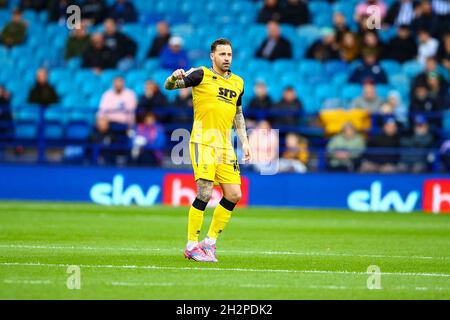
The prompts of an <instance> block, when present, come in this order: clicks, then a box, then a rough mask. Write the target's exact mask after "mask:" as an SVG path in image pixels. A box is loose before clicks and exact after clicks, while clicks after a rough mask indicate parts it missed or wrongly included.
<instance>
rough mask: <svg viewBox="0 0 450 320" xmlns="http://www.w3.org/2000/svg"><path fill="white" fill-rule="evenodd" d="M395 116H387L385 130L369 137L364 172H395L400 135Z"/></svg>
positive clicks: (363, 163) (363, 165) (362, 165)
mask: <svg viewBox="0 0 450 320" xmlns="http://www.w3.org/2000/svg"><path fill="white" fill-rule="evenodd" d="M397 131H398V128H397V123H396V121H395V119H394V118H387V119H386V120H385V123H384V125H383V132H382V133H380V134H378V135H376V136H373V137H371V138H369V141H368V143H367V147H368V148H369V150H368V151H369V153H367V154H366V156H365V157H364V160H363V162H362V164H361V171H362V172H378V173H394V172H396V171H397V165H398V162H399V154H398V149H399V147H400V137H399V135H398V132H397Z"/></svg>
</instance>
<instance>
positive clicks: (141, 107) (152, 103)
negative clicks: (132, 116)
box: [136, 80, 169, 122]
mask: <svg viewBox="0 0 450 320" xmlns="http://www.w3.org/2000/svg"><path fill="white" fill-rule="evenodd" d="M168 104H169V102H168V101H167V98H166V96H165V95H164V94H163V93H162V92H161V89H160V88H159V86H158V84H157V83H156V82H155V81H152V80H148V81H147V82H145V90H144V94H143V95H142V97H140V99H139V103H138V107H137V110H136V111H137V113H136V119H137V122H141V121H142V119H143V116H144V115H145V114H147V113H148V112H150V111H154V109H155V108H158V107H164V106H167V105H168Z"/></svg>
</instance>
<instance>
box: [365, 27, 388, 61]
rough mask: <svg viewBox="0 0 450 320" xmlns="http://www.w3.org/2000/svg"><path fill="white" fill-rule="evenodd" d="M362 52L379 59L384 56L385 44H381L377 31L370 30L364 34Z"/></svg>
mask: <svg viewBox="0 0 450 320" xmlns="http://www.w3.org/2000/svg"><path fill="white" fill-rule="evenodd" d="M361 51H362V52H367V53H371V54H374V55H376V56H377V57H381V56H382V55H383V54H384V44H383V43H381V41H380V38H379V37H378V33H377V32H376V31H373V30H369V31H366V32H365V33H364V35H363V39H362V50H361Z"/></svg>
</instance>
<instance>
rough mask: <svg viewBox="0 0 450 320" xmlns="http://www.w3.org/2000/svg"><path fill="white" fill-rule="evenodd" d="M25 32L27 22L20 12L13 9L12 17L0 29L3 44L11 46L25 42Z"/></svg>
mask: <svg viewBox="0 0 450 320" xmlns="http://www.w3.org/2000/svg"><path fill="white" fill-rule="evenodd" d="M26 33H27V23H26V22H25V21H24V20H23V18H22V12H21V11H20V10H18V9H15V10H14V11H13V13H12V19H11V21H10V22H8V23H7V24H6V25H5V27H4V28H3V30H2V33H1V35H0V38H1V41H2V43H3V45H5V46H6V47H9V48H11V47H13V46H16V45H18V44H22V43H24V42H25V38H26Z"/></svg>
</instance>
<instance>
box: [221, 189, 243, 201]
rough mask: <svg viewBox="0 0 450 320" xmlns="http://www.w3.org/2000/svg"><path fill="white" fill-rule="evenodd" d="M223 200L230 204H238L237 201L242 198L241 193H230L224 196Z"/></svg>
mask: <svg viewBox="0 0 450 320" xmlns="http://www.w3.org/2000/svg"><path fill="white" fill-rule="evenodd" d="M225 198H226V199H227V200H228V201H230V202H233V203H238V202H239V200H241V198H242V193H241V191H234V192H230V193H228V194H227V195H226V197H225Z"/></svg>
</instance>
